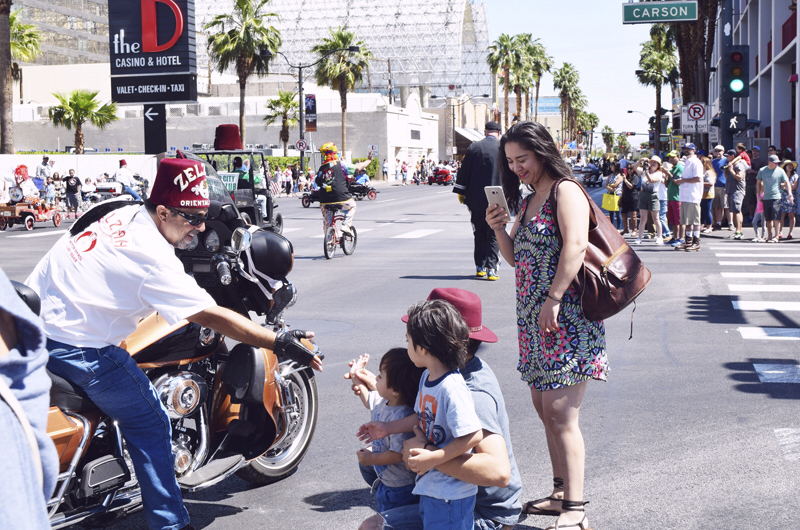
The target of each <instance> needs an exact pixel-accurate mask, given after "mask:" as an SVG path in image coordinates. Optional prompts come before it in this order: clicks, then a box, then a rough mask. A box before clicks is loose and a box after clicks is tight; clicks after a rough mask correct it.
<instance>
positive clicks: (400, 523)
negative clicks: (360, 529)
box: [381, 497, 504, 530]
mask: <svg viewBox="0 0 800 530" xmlns="http://www.w3.org/2000/svg"><path fill="white" fill-rule="evenodd" d="M428 499H430V497H428ZM470 499H472V502H473V504H474V501H475V497H467V498H466V499H461V501H465V500H470ZM433 500H437V499H433ZM441 502H442V503H444V501H441ZM451 502H453V501H451ZM456 502H459V501H456ZM430 509H431V508H429V510H430ZM381 517H383V528H385V529H386V530H423V528H424V526H423V521H422V516H421V515H420V506H419V505H417V504H413V505H411V506H403V507H402V508H395V509H393V510H388V511H386V512H382V513H381ZM468 519H469V520H468V521H466V522H465V525H464V528H467V529H470V530H472V529H473V528H474V529H475V530H501V529H503V528H504V526H503V524H502V523H498V522H495V521H492V520H491V519H484V518H482V517H481V516H480V515H479V514H478V512H474V511H473V513H472V517H471V518H468ZM434 528H437V529H438V528H440V527H439V526H435V527H434ZM442 528H446V527H442Z"/></svg>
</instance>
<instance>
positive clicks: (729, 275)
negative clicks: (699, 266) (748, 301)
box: [722, 272, 800, 280]
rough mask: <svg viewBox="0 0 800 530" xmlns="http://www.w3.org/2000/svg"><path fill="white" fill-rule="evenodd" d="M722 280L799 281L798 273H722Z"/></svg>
mask: <svg viewBox="0 0 800 530" xmlns="http://www.w3.org/2000/svg"><path fill="white" fill-rule="evenodd" d="M722 277H723V278H757V279H764V280H772V279H775V278H778V279H781V280H797V279H800V272H723V273H722Z"/></svg>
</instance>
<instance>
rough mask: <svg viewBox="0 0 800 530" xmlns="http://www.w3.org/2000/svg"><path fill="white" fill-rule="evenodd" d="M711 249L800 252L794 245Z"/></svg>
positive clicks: (722, 246)
mask: <svg viewBox="0 0 800 530" xmlns="http://www.w3.org/2000/svg"><path fill="white" fill-rule="evenodd" d="M708 248H709V249H711V250H752V251H754V252H764V251H768V252H775V251H778V250H786V251H789V252H797V251H798V250H800V247H797V248H795V247H794V245H766V246H765V245H755V244H752V243H750V244H745V245H709V246H708Z"/></svg>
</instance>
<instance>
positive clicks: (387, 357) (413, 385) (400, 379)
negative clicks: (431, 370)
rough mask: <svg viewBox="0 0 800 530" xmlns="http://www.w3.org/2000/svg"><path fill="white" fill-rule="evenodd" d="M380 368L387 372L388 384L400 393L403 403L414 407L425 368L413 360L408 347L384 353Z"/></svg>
mask: <svg viewBox="0 0 800 530" xmlns="http://www.w3.org/2000/svg"><path fill="white" fill-rule="evenodd" d="M380 369H381V370H383V371H385V372H386V386H387V387H389V388H390V389H392V390H394V391H395V392H397V393H399V394H400V401H401V402H402V403H403V405H408V406H409V407H413V406H414V401H415V400H416V398H417V392H418V391H419V380H420V378H421V377H422V372H423V371H425V370H424V368H418V367H417V366H416V365H415V364H414V363H412V362H411V359H410V358H409V357H408V350H407V349H406V348H392V349H391V350H389V351H387V352H386V353H384V354H383V357H382V358H381V364H380Z"/></svg>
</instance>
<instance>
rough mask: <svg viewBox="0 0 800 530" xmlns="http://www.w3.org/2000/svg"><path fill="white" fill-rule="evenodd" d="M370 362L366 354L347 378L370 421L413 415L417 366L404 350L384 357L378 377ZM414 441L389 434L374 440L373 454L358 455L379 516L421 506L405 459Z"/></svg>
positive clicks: (365, 451)
mask: <svg viewBox="0 0 800 530" xmlns="http://www.w3.org/2000/svg"><path fill="white" fill-rule="evenodd" d="M368 361H369V355H368V354H364V355H362V356H361V357H360V358H359V359H358V361H353V362H351V363H350V364H351V369H350V373H349V374H347V375H346V376H345V377H346V378H349V379H350V380H351V381H352V383H353V391H354V392H355V394H356V395H358V396H359V397H360V398H361V402H362V403H363V404H364V406H365V407H367V408H368V409H370V411H371V414H370V419H371V420H372V421H384V422H388V421H393V420H398V419H401V418H405V417H407V416H408V415H409V414H414V398H415V397H416V395H417V386H418V383H417V381H419V379H420V377H421V376H422V370H421V369H420V368H417V367H416V366H414V364H413V363H412V362H411V360H410V359H409V358H408V354H407V353H406V350H405V348H392V349H391V350H389V351H387V352H386V353H385V354H384V355H383V357H382V358H381V363H380V372H379V373H378V375H377V377H376V376H375V375H374V374H373V373H372V372H370V371H369V370H367V369H366V365H367V362H368ZM411 437H413V434H412V433H398V434H390V435H389V436H387V437H386V438H381V439H379V440H374V441H373V442H372V450H371V451H370V450H368V449H360V450H359V451H358V453H357V456H358V462H359V464H360V466H361V468H362V475H363V476H364V478H365V479H366V480H367V482H369V483H370V484H371V485H372V486H373V489H374V490H375V500H376V502H377V505H378V511H379V512H383V511H386V510H390V509H392V508H399V507H400V506H406V505H409V504H417V503H418V502H419V497H417V496H416V495H414V494H413V493H412V492H413V490H414V482H415V478H416V473H414V472H413V471H411V470H409V469H407V468H406V465H405V463H404V462H403V455H402V451H403V442H405V441H406V440H407V439H409V438H411ZM365 468H367V469H365Z"/></svg>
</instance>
